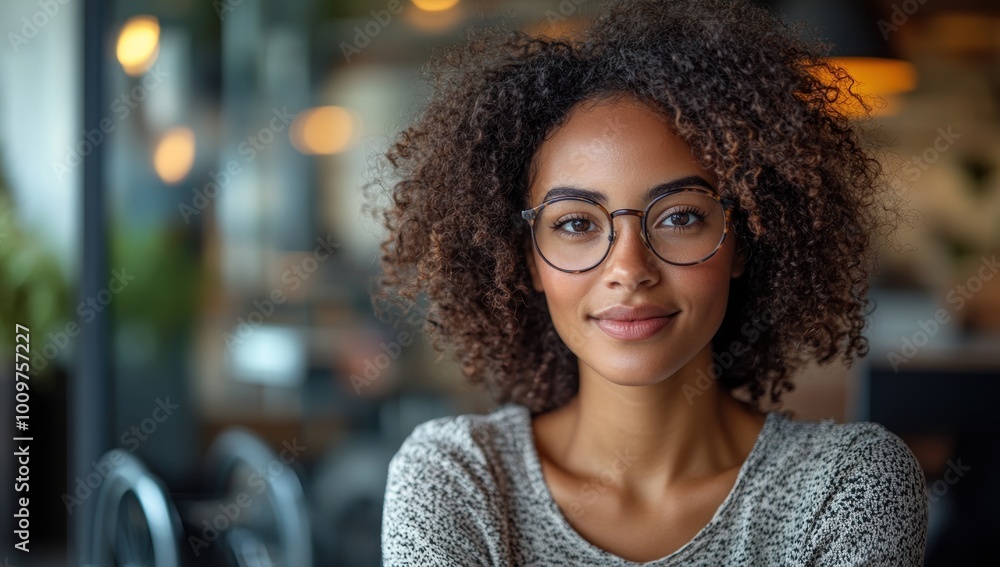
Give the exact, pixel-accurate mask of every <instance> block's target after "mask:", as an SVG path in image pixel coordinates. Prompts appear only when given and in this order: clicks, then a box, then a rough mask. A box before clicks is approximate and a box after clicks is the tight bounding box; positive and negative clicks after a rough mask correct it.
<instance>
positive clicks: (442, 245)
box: [366, 0, 892, 413]
mask: <svg viewBox="0 0 1000 567" xmlns="http://www.w3.org/2000/svg"><path fill="white" fill-rule="evenodd" d="M795 32H796V30H795V29H793V28H791V27H789V26H787V25H785V24H783V23H782V22H781V21H780V19H778V18H777V17H776V16H775V15H773V14H771V13H769V12H767V11H766V10H765V9H763V8H760V7H758V6H755V5H753V4H750V3H749V2H734V1H733V0H697V1H685V2H676V1H667V0H659V1H658V0H622V1H617V2H613V3H610V4H608V5H604V6H602V10H601V12H600V13H599V14H598V16H597V17H596V18H595V19H594V20H593V21H592V23H591V24H590V27H589V28H587V29H586V30H584V31H582V32H581V33H579V34H577V35H575V36H572V37H570V36H563V37H558V38H552V37H545V36H531V35H528V34H526V33H523V32H521V31H516V30H507V29H503V27H502V26H500V27H495V28H486V29H477V30H470V31H469V33H468V35H467V37H466V38H465V39H464V40H463V41H462V42H460V43H459V44H458V45H456V46H453V47H451V48H449V49H446V50H444V51H441V52H439V53H437V54H436V55H435V56H434V57H433V58H432V59H431V61H430V63H428V65H427V66H426V67H425V68H424V72H425V75H426V77H427V79H428V81H429V82H430V83H431V84H432V86H433V87H434V94H433V96H431V97H430V99H429V101H428V102H427V104H426V105H425V106H424V108H423V110H422V112H421V113H420V114H419V115H418V116H417V117H416V119H415V121H414V122H413V123H412V124H411V125H410V126H409V127H407V128H406V129H405V130H403V131H402V132H401V133H400V134H399V135H398V137H397V138H395V139H394V140H393V141H392V144H391V145H390V146H389V149H388V150H387V151H386V152H385V153H384V155H381V156H380V161H379V165H380V167H381V168H383V169H382V170H380V172H379V174H377V175H376V178H375V180H374V181H373V182H372V183H371V184H369V185H368V186H367V187H366V189H370V188H372V187H382V188H384V189H385V190H386V191H388V192H389V199H388V200H389V204H388V205H387V206H385V207H384V209H382V210H381V219H380V220H381V223H382V224H383V225H384V226H385V228H386V229H387V231H388V236H387V237H386V239H385V240H384V241H383V242H382V244H381V248H380V255H381V268H382V269H381V273H380V274H379V275H378V276H376V289H375V290H373V293H372V304H373V306H374V307H375V310H376V312H377V313H379V315H380V316H381V315H382V314H384V313H385V311H383V309H382V307H383V306H384V305H386V304H389V305H393V306H396V307H401V308H404V309H406V310H407V311H409V309H410V308H411V306H413V305H415V304H416V303H417V302H418V301H419V300H421V299H422V300H425V301H424V307H423V311H422V313H423V315H424V316H425V317H426V321H425V322H424V325H423V332H424V333H426V334H427V335H428V336H429V337H431V338H432V339H433V341H432V346H433V348H434V349H435V350H436V351H437V352H439V353H442V352H443V351H444V348H443V347H444V345H448V346H451V347H453V348H454V349H455V352H454V353H453V354H454V355H455V356H456V357H457V359H458V361H459V363H460V366H461V369H462V372H463V373H464V374H465V376H466V377H467V378H468V379H469V380H470V381H471V383H473V384H485V385H486V387H487V389H488V391H489V393H490V395H491V396H492V398H493V399H494V400H495V401H496V402H497V403H507V402H515V403H519V404H522V405H525V406H527V407H528V408H529V409H530V410H531V412H532V413H541V412H545V411H548V410H551V409H554V408H557V407H559V406H561V405H563V404H564V403H566V402H567V401H569V400H570V399H571V398H572V397H573V396H574V395H575V394H576V392H577V390H578V384H579V376H578V363H577V359H576V356H575V355H574V354H573V352H571V350H570V349H569V348H568V347H567V346H566V345H565V344H564V342H563V341H562V340H561V339H560V337H559V335H558V334H557V333H556V330H555V328H554V326H553V323H552V320H551V317H550V315H549V313H548V310H547V306H546V302H545V298H544V295H543V294H542V293H540V292H536V291H534V289H533V288H532V285H531V279H530V274H529V271H528V268H527V262H526V256H525V255H526V252H527V249H526V247H525V242H526V241H528V240H530V232H529V231H528V227H527V225H526V223H524V222H523V220H522V219H521V218H520V215H519V212H520V211H521V210H523V209H525V208H527V187H528V186H529V174H530V171H529V170H530V169H531V163H532V159H533V156H534V154H535V151H536V150H537V148H538V147H539V144H540V143H541V142H542V141H543V140H544V139H545V138H546V136H547V135H550V134H551V133H552V132H553V130H554V129H555V128H557V127H558V126H559V125H560V124H561V123H563V121H564V120H565V117H566V115H567V113H568V111H569V110H570V109H571V108H572V107H574V105H576V104H578V103H580V102H583V101H588V100H598V99H604V98H609V97H625V96H627V97H631V98H633V99H636V100H639V101H641V102H644V103H645V104H647V105H648V106H649V107H650V108H652V109H654V110H656V111H657V112H658V113H660V114H661V115H662V116H663V117H664V118H665V119H666V120H667V121H668V124H669V125H670V126H671V127H672V129H673V130H674V132H675V133H676V134H677V135H678V136H680V137H681V138H682V139H683V140H684V141H685V142H687V144H688V145H689V146H690V147H691V148H692V150H693V152H694V154H695V157H696V159H697V160H698V161H699V163H700V164H701V165H702V167H703V168H704V169H705V170H706V171H711V172H713V173H715V174H716V176H717V177H718V179H719V187H718V190H719V192H720V193H721V194H722V195H723V196H729V197H731V198H733V199H735V200H736V202H737V203H738V205H737V211H736V214H735V215H734V216H733V230H734V233H735V235H736V238H737V239H738V240H737V242H738V245H739V246H740V247H741V249H742V250H743V251H744V252H745V253H746V254H747V255H748V257H749V260H748V264H747V269H746V272H745V274H744V276H743V277H741V278H738V279H736V280H733V284H732V286H731V289H730V298H729V307H728V308H727V312H726V315H725V318H724V320H723V322H722V325H721V327H720V329H719V331H718V333H717V334H716V336H715V337H714V338H713V349H714V350H715V351H716V352H718V351H719V350H722V349H725V348H726V347H727V346H728V345H730V344H732V343H733V341H739V340H743V341H746V337H745V336H743V335H745V334H746V328H747V327H746V324H747V323H748V322H753V323H754V325H755V327H754V328H755V329H756V328H759V329H762V330H761V331H760V335H759V337H753V338H752V339H753V340H752V345H751V347H752V348H750V350H749V351H748V352H746V353H744V354H742V355H740V356H736V357H733V359H734V360H733V362H732V364H731V366H730V367H728V368H727V369H726V371H725V372H724V373H723V374H722V375H721V376H720V377H719V384H720V385H721V386H723V387H724V388H726V389H728V390H730V391H731V392H733V391H735V390H737V389H745V392H746V393H747V394H748V397H749V398H750V401H751V403H752V404H753V405H754V406H755V407H757V408H758V409H760V408H761V403H760V402H761V398H762V397H763V396H764V395H765V394H766V393H767V392H768V391H770V394H771V401H772V402H778V403H780V402H781V396H782V394H783V392H785V391H793V390H794V384H792V381H791V377H792V376H793V374H794V372H795V371H796V370H798V369H799V368H801V366H802V365H803V364H804V363H806V362H807V361H809V360H814V361H816V362H818V363H820V364H823V363H828V362H831V361H833V360H835V359H836V358H837V357H838V356H840V357H842V359H843V361H844V362H845V363H846V364H847V365H851V364H852V362H853V360H854V358H855V357H858V356H864V355H865V354H867V352H868V343H867V339H866V338H865V337H864V336H863V335H862V331H863V328H864V326H865V317H866V315H867V314H868V307H869V300H868V299H867V293H868V289H869V275H870V273H871V272H872V271H873V270H875V269H876V264H875V262H874V260H875V254H876V252H875V247H874V246H873V242H872V239H873V237H875V236H876V235H877V234H878V233H879V232H880V230H881V229H882V228H884V227H886V226H889V225H891V224H892V223H891V222H889V220H888V219H887V217H886V215H884V214H881V213H882V212H886V211H889V210H891V208H889V207H887V206H886V200H887V198H888V197H891V192H890V191H886V189H888V188H889V184H888V183H886V182H885V180H884V179H883V174H882V167H881V165H880V162H879V160H878V158H877V154H876V151H877V146H874V145H872V144H870V143H867V142H868V140H867V136H866V134H864V133H863V131H862V130H861V129H859V128H858V124H857V123H856V122H855V121H853V120H852V118H851V117H850V116H848V115H847V114H846V112H845V105H844V103H845V101H847V102H850V103H852V104H854V105H855V108H857V107H858V105H860V106H861V107H863V108H864V109H865V110H870V105H869V102H870V101H868V100H867V99H862V97H860V96H859V95H858V94H857V93H856V92H855V89H854V88H852V85H853V80H852V79H851V77H850V76H849V75H848V74H847V72H846V71H845V70H844V69H842V68H839V67H837V66H835V65H833V64H832V63H830V62H829V61H828V60H826V59H824V56H825V55H826V53H828V52H829V46H826V45H822V44H811V43H807V42H805V41H803V40H801V39H798V35H797V34H796V33H795ZM386 168H387V169H390V170H391V172H392V175H394V177H395V179H394V183H391V184H389V183H386V182H385V180H384V178H385V174H384V169H386ZM880 211H881V212H880ZM755 335H756V333H755Z"/></svg>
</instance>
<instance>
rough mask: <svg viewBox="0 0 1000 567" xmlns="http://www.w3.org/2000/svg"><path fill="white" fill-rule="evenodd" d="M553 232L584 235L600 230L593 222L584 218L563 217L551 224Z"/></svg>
mask: <svg viewBox="0 0 1000 567" xmlns="http://www.w3.org/2000/svg"><path fill="white" fill-rule="evenodd" d="M552 229H553V230H555V231H559V232H563V233H568V234H584V233H587V232H594V231H596V230H600V229H599V228H598V227H597V225H596V224H594V222H593V221H591V220H590V219H588V218H585V217H578V216H575V217H564V218H561V219H559V220H558V221H556V222H555V223H553V224H552Z"/></svg>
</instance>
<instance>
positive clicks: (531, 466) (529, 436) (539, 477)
mask: <svg viewBox="0 0 1000 567" xmlns="http://www.w3.org/2000/svg"><path fill="white" fill-rule="evenodd" d="M514 407H515V408H517V410H516V411H517V414H518V419H517V422H518V425H519V426H520V432H519V436H520V439H521V442H522V452H523V455H524V460H525V464H526V466H527V469H528V476H529V482H530V483H531V489H532V492H533V493H534V494H535V495H537V497H538V498H540V499H541V500H542V501H543V503H544V505H545V510H546V513H547V514H548V515H549V517H550V519H551V520H552V521H553V522H554V523H555V525H557V526H558V527H559V529H560V530H561V531H562V532H563V533H564V534H566V535H567V537H568V538H569V539H570V540H572V542H573V543H574V544H576V545H578V546H580V547H583V548H586V549H587V550H588V551H589V553H591V554H592V555H596V556H599V557H600V559H601V560H602V561H611V562H617V563H618V564H620V565H624V566H628V567H632V566H643V565H646V566H653V565H660V564H662V563H663V562H665V561H671V560H676V559H679V558H681V557H682V556H683V555H685V554H687V553H688V552H689V551H690V550H691V549H693V548H694V547H695V546H696V545H697V544H698V543H700V542H701V540H703V539H705V538H706V537H708V535H709V534H710V533H711V532H712V531H714V530H715V528H716V526H717V525H718V524H719V523H720V521H721V518H722V517H723V516H724V515H725V514H726V512H727V511H728V509H729V508H730V507H732V506H733V502H734V501H735V500H737V499H738V498H739V495H740V493H742V492H743V490H744V485H745V484H746V481H745V478H746V476H748V475H749V471H750V470H751V469H753V468H755V467H756V466H757V464H758V462H760V460H761V459H762V458H763V457H764V455H765V454H766V450H765V448H764V446H765V445H766V444H767V441H768V439H769V438H770V437H771V435H772V430H773V429H774V428H775V427H777V421H778V419H779V418H780V417H782V416H783V414H782V413H781V412H778V411H773V410H772V411H769V412H767V417H766V419H765V420H764V425H763V427H761V430H760V433H758V434H757V439H756V441H755V442H754V445H753V448H752V449H750V453H749V454H748V455H747V458H746V460H744V461H743V464H742V465H741V466H740V471H739V473H738V474H737V476H736V482H735V483H733V488H732V489H731V490H730V491H729V494H727V495H726V498H725V500H723V501H722V504H720V505H719V507H718V508H717V509H716V511H715V514H713V515H712V519H711V520H709V522H708V523H707V524H706V525H705V526H704V527H702V529H701V530H699V531H698V533H697V534H695V536H694V537H693V538H691V540H690V541H688V542H687V543H685V544H684V545H682V546H681V547H680V548H678V549H677V550H675V551H674V552H673V553H670V554H669V555H665V556H663V557H660V558H658V559H654V560H652V561H648V562H644V563H639V562H635V561H630V560H628V559H625V558H624V557H621V556H619V555H615V554H614V553H611V552H610V551H606V550H604V549H601V548H600V547H597V546H596V545H594V544H593V543H591V542H590V541H589V540H587V539H586V538H584V537H583V536H582V535H581V534H580V532H578V531H576V529H575V528H574V527H573V526H572V525H570V523H569V520H567V519H566V517H565V516H564V515H563V513H562V511H561V510H560V509H559V505H558V504H557V503H556V501H555V498H553V496H552V492H551V491H550V490H549V486H548V484H546V483H545V475H544V474H543V473H542V464H541V461H540V459H539V457H538V448H537V447H536V446H535V438H534V433H533V431H532V428H531V412H530V411H529V410H528V408H527V407H526V406H523V405H519V404H514Z"/></svg>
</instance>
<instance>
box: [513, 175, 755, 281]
mask: <svg viewBox="0 0 1000 567" xmlns="http://www.w3.org/2000/svg"><path fill="white" fill-rule="evenodd" d="M734 205H735V202H734V201H732V200H731V199H729V198H723V197H721V196H719V195H718V194H716V193H715V192H713V191H710V190H707V189H702V188H683V189H676V190H674V191H670V192H668V193H664V194H663V195H660V196H659V197H657V198H656V199H654V200H653V201H652V202H650V203H649V205H647V206H646V210H645V211H639V210H636V209H618V210H616V211H613V212H611V213H609V212H608V210H607V209H605V208H604V207H603V206H601V205H600V204H599V203H596V202H594V201H592V200H590V199H586V198H583V197H555V198H553V199H549V200H548V201H545V202H543V203H542V204H540V205H538V206H537V207H534V208H531V209H528V210H526V211H521V217H522V218H524V220H526V221H528V223H529V224H530V225H531V238H532V240H533V241H534V243H535V249H536V250H538V253H539V254H540V255H541V257H542V259H543V260H545V263H547V264H548V265H550V266H552V267H553V268H555V269H557V270H559V271H562V272H568V273H574V274H575V273H580V272H586V271H588V270H592V269H594V268H596V267H597V266H598V265H600V263H601V262H603V261H604V259H605V258H607V257H608V254H609V253H610V252H611V245H612V244H614V242H615V236H616V233H615V227H614V222H613V220H614V219H615V217H619V216H622V215H635V216H637V217H639V218H640V220H641V223H642V233H641V234H642V242H643V244H645V245H646V248H648V249H649V250H651V251H652V252H653V254H655V255H656V256H657V257H658V258H659V259H661V260H663V261H664V262H667V263H668V264H674V265H677V266H690V265H693V264H700V263H701V262H704V261H706V260H708V259H709V258H711V257H712V256H713V255H715V253H716V252H718V250H719V248H721V247H722V243H723V242H724V241H725V240H726V234H727V233H728V232H729V223H730V213H731V211H732V209H733V207H734Z"/></svg>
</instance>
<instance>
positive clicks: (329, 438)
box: [0, 0, 1000, 566]
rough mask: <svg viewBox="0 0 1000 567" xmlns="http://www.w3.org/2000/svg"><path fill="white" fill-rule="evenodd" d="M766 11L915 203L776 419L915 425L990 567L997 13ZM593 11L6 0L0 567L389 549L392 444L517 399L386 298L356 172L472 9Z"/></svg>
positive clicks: (0, 10) (549, 7)
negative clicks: (840, 93) (26, 467)
mask: <svg viewBox="0 0 1000 567" xmlns="http://www.w3.org/2000/svg"><path fill="white" fill-rule="evenodd" d="M760 3H761V4H763V5H765V6H766V7H767V8H769V9H772V10H776V11H780V12H781V14H782V15H783V17H784V18H785V19H786V21H788V22H805V23H806V24H808V25H809V26H811V27H810V28H808V29H810V30H813V31H812V32H810V33H815V34H818V35H817V36H816V37H819V38H821V39H825V40H828V41H830V42H831V43H832V44H833V45H834V48H833V51H832V52H831V57H836V58H838V59H839V60H840V62H841V64H843V65H844V66H845V67H846V68H847V69H848V71H849V72H851V74H852V75H853V76H854V77H855V78H856V79H857V80H858V82H859V83H861V87H862V88H863V89H864V90H865V92H866V93H867V94H869V95H871V96H872V97H877V98H876V99H875V100H880V101H881V103H880V105H879V108H878V109H877V111H876V112H875V116H874V118H873V119H872V120H867V121H864V122H863V124H862V123H861V121H859V127H863V128H867V129H870V130H871V132H872V133H873V134H874V135H875V136H877V137H878V138H879V139H880V140H882V141H885V142H887V143H888V144H889V147H890V148H891V151H892V153H893V155H895V156H896V159H895V160H892V161H891V163H888V162H887V164H886V166H887V170H888V171H890V172H891V174H892V175H893V177H894V186H895V187H896V188H897V189H898V191H900V192H901V193H903V194H904V195H905V197H906V199H907V201H908V203H909V205H910V206H912V207H913V208H914V209H915V210H916V211H918V212H919V217H920V220H919V222H918V223H915V224H914V226H912V227H909V228H907V229H906V230H905V231H904V232H902V233H900V234H899V235H898V238H899V243H900V244H901V245H902V246H899V247H889V246H886V247H885V249H884V250H883V253H882V254H881V257H880V270H879V274H878V276H877V278H876V279H875V280H874V281H873V282H872V284H873V292H872V296H873V298H874V299H875V301H876V304H877V308H876V309H875V310H874V312H873V313H872V315H871V319H870V325H869V327H868V331H867V336H868V338H869V339H870V342H871V352H870V354H869V355H868V357H866V358H865V359H864V360H862V361H860V362H859V363H857V364H855V365H853V366H851V367H849V368H848V367H845V366H841V365H839V364H836V363H835V364H832V365H829V366H823V367H812V368H809V369H807V370H806V371H804V372H803V373H802V374H801V375H799V376H797V378H796V389H795V391H794V392H792V393H790V394H789V395H788V396H787V401H786V403H785V405H784V407H785V408H787V409H792V410H794V411H795V412H796V413H797V415H798V417H799V418H801V419H815V420H819V419H827V418H831V419H834V420H836V421H840V422H847V421H876V422H878V423H881V424H883V425H884V426H886V427H887V428H889V429H890V430H891V431H893V432H894V433H896V434H897V435H899V436H900V437H901V438H902V439H903V440H904V441H906V443H907V444H908V445H909V447H910V448H911V449H912V451H913V453H914V454H915V455H916V456H917V458H918V460H919V461H920V463H921V465H922V467H923V469H924V472H925V474H926V476H927V486H928V493H929V495H930V503H929V505H930V517H929V518H930V520H929V527H928V541H927V554H926V565H956V564H963V565H965V564H969V565H973V564H982V563H979V561H980V560H981V558H983V557H990V556H992V557H995V556H996V552H995V551H993V550H992V548H990V549H988V548H987V543H988V542H990V539H991V536H995V530H996V528H995V526H996V522H995V519H993V518H994V517H995V514H996V512H997V510H1000V451H998V450H997V449H998V448H1000V447H998V446H997V445H998V443H997V439H1000V436H998V433H1000V417H998V416H1000V411H998V405H997V404H998V400H1000V274H998V273H997V267H996V260H995V258H996V256H997V255H998V253H1000V4H998V3H997V2H995V1H994V0H954V1H948V2H944V1H939V0H919V1H918V0H871V1H862V0H848V1H838V2H834V1H833V0H824V1H819V0H786V1H783V0H760ZM597 7H598V2H597V0H388V1H387V0H281V1H275V0H129V1H124V0H12V1H5V2H3V3H0V22H2V25H0V30H2V31H3V32H4V39H5V41H4V44H5V45H3V46H2V47H0V322H2V325H0V340H2V342H0V344H2V347H0V362H2V364H0V375H2V377H3V378H4V382H3V383H4V393H3V396H2V397H0V400H2V403H0V423H3V424H10V423H15V422H16V419H17V418H16V417H15V413H17V412H18V411H19V410H18V409H17V406H16V400H15V390H14V388H13V386H11V384H13V383H14V381H15V377H14V371H13V369H14V351H13V348H14V347H13V345H14V344H15V341H16V337H15V335H16V334H17V332H18V331H17V330H16V327H15V325H23V326H24V327H26V328H29V329H30V332H31V339H32V341H31V346H32V356H31V358H30V360H31V372H32V375H31V378H30V391H29V393H30V419H29V420H28V423H29V424H30V430H29V431H28V433H30V435H31V436H32V438H33V441H32V442H31V443H32V445H31V449H30V450H31V457H32V461H31V468H30V484H31V488H32V489H33V490H31V492H30V502H31V506H30V525H31V541H30V545H31V552H30V553H28V554H25V553H21V552H19V551H18V550H17V548H15V547H14V546H15V544H16V543H17V541H19V540H18V539H17V538H18V536H17V535H15V530H17V529H18V527H17V525H18V522H19V520H18V518H17V517H14V516H12V514H11V513H7V511H8V510H15V509H17V508H18V502H17V497H19V496H23V495H20V494H18V493H17V492H15V491H14V490H12V489H11V488H10V487H12V486H13V485H14V484H15V480H14V479H15V476H17V475H18V468H17V466H16V465H15V461H14V457H12V455H13V454H14V452H15V451H16V450H17V447H15V445H16V444H17V441H13V440H12V436H11V435H7V434H5V435H0V464H2V466H0V485H2V486H4V487H5V488H4V489H3V490H0V508H2V509H3V510H4V511H5V513H4V514H2V515H0V533H2V534H3V536H2V541H3V545H4V547H3V550H2V551H0V561H2V560H4V558H7V559H8V561H9V563H4V564H5V565H7V564H10V565H21V566H24V565H39V566H42V565H45V566H47V565H68V564H72V565H82V564H85V563H91V564H94V565H102V566H103V565H157V566H161V565H162V566H166V565H286V566H307V565H344V566H354V565H357V566H361V565H377V564H379V561H380V546H379V542H380V539H379V538H380V527H381V525H380V524H381V512H382V509H381V506H382V499H383V494H384V490H385V480H386V471H387V466H388V462H389V459H390V458H391V457H392V455H393V454H394V453H395V451H396V450H397V449H398V447H399V446H400V444H401V443H402V441H403V440H404V439H405V438H406V436H407V435H408V434H409V433H410V432H411V431H412V430H413V428H414V427H415V426H416V425H417V424H419V423H422V422H424V421H426V420H429V419H432V418H435V417H440V416H446V415H454V414H459V413H469V412H476V413H482V412H487V411H490V410H491V409H492V408H494V407H495V405H494V404H493V402H492V401H491V400H490V399H489V398H488V397H487V395H486V394H485V393H484V392H483V391H482V390H480V389H478V388H475V387H472V386H470V385H468V384H466V383H465V382H464V381H463V380H462V378H461V373H460V370H459V368H457V366H456V365H455V364H454V363H453V362H451V360H450V359H449V357H448V356H443V355H442V354H441V353H438V352H435V351H434V350H433V349H432V348H431V346H430V344H429V341H427V340H426V339H425V337H424V336H423V334H422V332H421V326H420V324H419V321H418V320H416V319H406V320H403V321H402V322H401V324H399V325H390V324H388V323H387V322H386V321H382V320H380V319H379V318H378V317H376V315H375V313H374V311H373V307H372V304H371V300H370V296H369V283H370V281H371V278H372V277H373V276H375V275H376V274H377V271H378V269H379V265H378V257H379V250H378V245H379V242H380V239H381V237H382V235H383V232H382V230H383V229H382V227H381V226H380V225H379V223H378V222H377V220H376V219H375V218H374V217H373V216H372V215H371V214H367V213H366V212H364V205H365V200H364V193H363V191H362V187H363V186H364V185H365V183H366V182H367V181H368V180H369V179H370V178H371V174H372V167H373V163H374V158H375V157H376V156H377V155H378V153H379V152H380V151H383V150H384V149H385V148H386V147H387V145H388V143H389V141H390V140H391V139H392V136H393V135H394V134H395V133H397V132H399V131H400V130H402V129H403V128H404V127H405V126H406V124H407V121H408V120H409V119H410V118H411V117H412V116H413V115H414V113H415V112H416V111H417V110H418V109H419V108H420V105H421V103H422V101H423V100H424V98H423V97H425V95H426V94H427V85H425V84H423V83H422V82H421V81H420V70H421V67H422V66H423V65H424V64H425V63H426V62H427V61H428V59H429V58H430V57H431V56H432V55H433V53H434V50H435V48H437V47H441V46H446V45H449V44H451V43H453V42H455V41H458V40H460V39H461V38H462V36H463V34H464V33H465V30H467V29H469V28H472V27H477V26H507V27H509V28H511V29H521V30H523V31H525V32H527V33H532V34H545V35H551V36H556V35H560V34H563V33H573V32H574V30H577V29H579V28H581V27H583V26H584V25H585V24H586V22H587V20H588V19H589V18H591V17H593V15H594V14H595V13H596V10H597ZM8 379H9V380H8ZM4 427H5V428H8V427H9V426H8V425H5V426H4ZM7 431H8V429H5V433H6V432H7ZM22 434H25V432H24V431H23V430H22V431H17V432H15V436H16V435H22ZM956 467H958V468H959V469H960V470H961V473H958V474H956V473H955V472H954V471H955V470H957V469H956ZM949 471H951V472H949ZM239 494H244V495H245V494H251V495H253V496H254V497H253V498H251V499H249V501H248V502H246V503H243V502H242V500H237V499H235V497H234V496H233V495H239ZM257 495H261V496H257ZM234 502H235V503H237V505H238V506H239V508H233V506H232V505H233V503H234ZM244 504H245V505H244ZM227 510H229V511H231V513H227ZM220 514H221V515H220Z"/></svg>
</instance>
